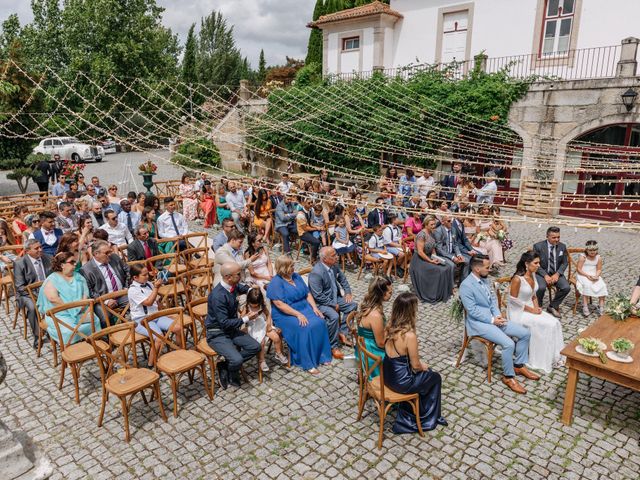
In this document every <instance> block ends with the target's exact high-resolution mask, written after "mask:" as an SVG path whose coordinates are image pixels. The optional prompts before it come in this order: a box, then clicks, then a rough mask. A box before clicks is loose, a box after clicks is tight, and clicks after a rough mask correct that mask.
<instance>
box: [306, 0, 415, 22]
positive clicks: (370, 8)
mask: <svg viewBox="0 0 640 480" xmlns="http://www.w3.org/2000/svg"><path fill="white" fill-rule="evenodd" d="M379 14H386V15H392V16H394V17H398V18H403V16H402V14H401V13H399V12H396V11H395V10H392V9H391V7H390V6H389V5H387V4H386V3H382V2H380V1H378V0H376V1H375V2H372V3H368V4H366V5H362V6H361V7H355V8H350V9H348V10H342V11H340V12H336V13H331V14H329V15H323V16H321V17H320V18H319V19H318V20H316V21H315V22H311V23H309V24H308V25H307V26H308V27H319V26H322V25H325V24H327V23H333V22H339V21H341V20H352V19H355V18H362V17H369V16H371V15H379Z"/></svg>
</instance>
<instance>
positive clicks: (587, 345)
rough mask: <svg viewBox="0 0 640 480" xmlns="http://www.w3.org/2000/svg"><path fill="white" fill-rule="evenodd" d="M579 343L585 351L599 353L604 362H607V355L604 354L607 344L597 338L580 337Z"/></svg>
mask: <svg viewBox="0 0 640 480" xmlns="http://www.w3.org/2000/svg"><path fill="white" fill-rule="evenodd" d="M578 345H580V346H581V347H582V348H583V349H584V351H585V352H587V353H590V354H593V353H597V354H598V357H600V361H601V362H602V363H607V356H606V355H605V354H604V350H605V349H606V348H607V345H606V344H605V343H604V342H603V341H602V340H599V339H597V338H580V339H578Z"/></svg>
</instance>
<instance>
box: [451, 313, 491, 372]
mask: <svg viewBox="0 0 640 480" xmlns="http://www.w3.org/2000/svg"><path fill="white" fill-rule="evenodd" d="M466 318H467V311H466V310H465V312H464V320H463V322H464V323H465V325H464V336H463V337H462V348H461V349H460V354H459V355H458V360H457V361H456V368H458V367H460V363H461V362H462V356H463V355H464V352H465V350H466V349H467V347H468V346H469V343H470V342H471V341H472V340H477V341H478V342H480V343H482V344H483V345H484V348H485V349H486V350H487V382H488V383H491V370H492V366H493V354H494V352H495V349H496V344H495V343H493V342H491V341H489V340H487V339H486V338H482V337H479V336H477V335H473V336H471V337H470V336H469V335H468V334H467V325H466Z"/></svg>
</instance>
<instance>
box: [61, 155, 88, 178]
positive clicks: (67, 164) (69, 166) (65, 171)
mask: <svg viewBox="0 0 640 480" xmlns="http://www.w3.org/2000/svg"><path fill="white" fill-rule="evenodd" d="M84 167H85V165H84V163H73V162H72V161H70V160H63V162H62V170H61V171H60V173H61V174H62V175H64V176H65V177H67V178H70V179H73V181H74V182H76V181H78V175H80V174H81V173H82V171H83V170H84Z"/></svg>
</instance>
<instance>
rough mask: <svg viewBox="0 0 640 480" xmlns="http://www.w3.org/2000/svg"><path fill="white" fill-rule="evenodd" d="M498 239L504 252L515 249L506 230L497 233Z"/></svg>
mask: <svg viewBox="0 0 640 480" xmlns="http://www.w3.org/2000/svg"><path fill="white" fill-rule="evenodd" d="M496 238H497V239H498V241H499V242H500V245H502V249H503V250H511V249H512V248H513V242H512V241H511V239H510V238H509V234H508V233H507V232H505V231H504V230H498V231H497V232H496Z"/></svg>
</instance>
